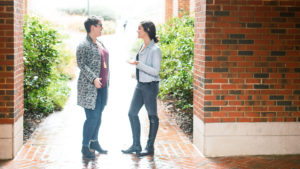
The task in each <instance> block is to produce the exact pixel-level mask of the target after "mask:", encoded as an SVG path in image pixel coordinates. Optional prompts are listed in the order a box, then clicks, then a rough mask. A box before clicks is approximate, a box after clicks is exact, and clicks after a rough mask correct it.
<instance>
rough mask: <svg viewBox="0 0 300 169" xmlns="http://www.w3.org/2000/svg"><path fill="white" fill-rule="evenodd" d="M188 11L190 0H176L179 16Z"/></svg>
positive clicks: (187, 13)
mask: <svg viewBox="0 0 300 169" xmlns="http://www.w3.org/2000/svg"><path fill="white" fill-rule="evenodd" d="M189 13H190V0H178V17H179V18H181V17H182V16H184V15H189Z"/></svg>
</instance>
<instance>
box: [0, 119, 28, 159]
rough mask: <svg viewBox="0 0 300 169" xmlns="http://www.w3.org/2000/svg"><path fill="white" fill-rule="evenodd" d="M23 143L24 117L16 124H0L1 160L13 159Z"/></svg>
mask: <svg viewBox="0 0 300 169" xmlns="http://www.w3.org/2000/svg"><path fill="white" fill-rule="evenodd" d="M22 145H23V117H21V118H19V119H18V120H17V121H16V122H15V123H14V124H0V160H8V159H13V158H14V157H15V156H16V155H17V153H18V151H19V150H20V149H21V147H22Z"/></svg>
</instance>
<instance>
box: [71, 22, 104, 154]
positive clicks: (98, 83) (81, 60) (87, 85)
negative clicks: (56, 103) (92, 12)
mask: <svg viewBox="0 0 300 169" xmlns="http://www.w3.org/2000/svg"><path fill="white" fill-rule="evenodd" d="M84 26H85V29H86V32H87V36H86V39H85V40H84V41H83V42H81V43H80V44H79V46H78V47H77V51H76V58H77V65H78V67H79V69H80V74H79V78H78V86H77V89H78V93H77V94H78V96H77V104H78V105H80V106H82V107H83V108H84V111H85V115H86V120H85V122H84V126H83V141H82V149H81V152H82V155H83V157H84V158H95V151H97V152H98V153H101V154H106V153H107V151H106V150H103V149H102V148H101V146H100V144H99V141H98V132H99V128H100V124H101V116H102V111H103V109H104V107H105V105H106V103H107V94H108V93H107V88H108V81H109V67H108V65H109V64H108V57H109V54H108V51H107V49H106V48H105V47H104V45H103V44H102V43H101V42H100V41H98V40H97V37H99V36H101V32H102V29H103V27H102V23H101V19H100V18H97V17H90V18H88V19H87V20H86V21H85V22H84Z"/></svg>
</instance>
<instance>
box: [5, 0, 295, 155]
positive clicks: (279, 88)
mask: <svg viewBox="0 0 300 169" xmlns="http://www.w3.org/2000/svg"><path fill="white" fill-rule="evenodd" d="M166 1H168V0H166ZM183 1H187V0H178V1H176V2H183ZM189 2H190V1H189ZM192 4H195V58H194V144H195V145H196V146H197V147H198V148H199V149H200V150H201V152H202V153H203V154H204V155H206V156H227V155H254V154H255V155H257V154H299V153H300V146H299V144H298V141H299V139H300V130H299V128H300V123H299V122H300V80H299V79H300V12H299V11H300V2H299V1H298V0H206V1H203V0H195V2H194V3H192ZM23 6H24V1H22V0H2V1H0V13H1V19H0V28H1V30H0V39H1V42H0V131H1V132H0V159H12V158H13V157H14V156H15V155H16V153H17V152H18V150H19V149H20V147H21V146H22V142H23V141H22V140H23V138H22V136H23V134H22V133H23V132H22V130H23V109H24V104H23V84H22V82H23V60H22V59H23V34H22V26H23V9H24V8H23ZM178 6H180V5H178ZM168 11H172V12H173V10H170V9H168ZM175 11H176V10H175ZM177 11H180V10H177ZM170 16H172V15H170ZM2 131H4V132H2Z"/></svg>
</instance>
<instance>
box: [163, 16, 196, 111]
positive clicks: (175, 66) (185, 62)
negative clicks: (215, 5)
mask: <svg viewBox="0 0 300 169" xmlns="http://www.w3.org/2000/svg"><path fill="white" fill-rule="evenodd" d="M158 35H159V38H160V41H159V43H160V44H159V45H160V48H161V50H162V64H161V71H160V77H161V79H162V81H161V83H160V93H159V97H160V98H161V99H175V100H176V102H175V103H176V105H177V106H178V107H179V108H181V109H191V108H192V107H193V58H194V18H191V17H188V16H185V17H183V18H181V19H179V18H173V19H172V20H171V21H170V22H168V23H167V24H164V25H161V26H159V27H158Z"/></svg>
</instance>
